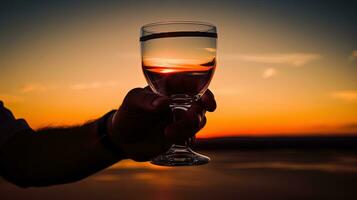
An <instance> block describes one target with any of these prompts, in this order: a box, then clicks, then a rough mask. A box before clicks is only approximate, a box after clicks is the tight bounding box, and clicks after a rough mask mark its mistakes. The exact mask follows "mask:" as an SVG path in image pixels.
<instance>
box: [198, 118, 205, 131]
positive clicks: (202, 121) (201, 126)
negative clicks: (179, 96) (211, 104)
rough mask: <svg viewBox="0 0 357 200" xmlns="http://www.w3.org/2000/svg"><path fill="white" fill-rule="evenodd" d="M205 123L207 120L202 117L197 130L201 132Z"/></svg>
mask: <svg viewBox="0 0 357 200" xmlns="http://www.w3.org/2000/svg"><path fill="white" fill-rule="evenodd" d="M206 123H207V118H206V116H203V119H202V120H201V122H200V125H199V130H201V129H202V128H203V127H205V125H206Z"/></svg>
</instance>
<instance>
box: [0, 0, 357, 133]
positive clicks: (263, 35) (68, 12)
mask: <svg viewBox="0 0 357 200" xmlns="http://www.w3.org/2000/svg"><path fill="white" fill-rule="evenodd" d="M356 10H357V5H356V3H348V2H343V3H337V2H334V3H329V2H328V1H314V2H313V3H311V2H309V1H227V0H221V1H182V0H181V1H150V2H149V1H131V2H129V1H127V2H125V1H100V2H99V1H98V2H95V1H53V2H51V1H46V2H45V1H44V2H41V1H23V2H21V1H11V2H8V3H1V6H0V27H1V28H0V99H2V100H3V101H4V102H5V105H6V106H7V107H9V108H10V109H11V110H12V111H13V112H14V114H15V115H16V116H17V117H23V118H25V119H27V121H28V122H29V124H30V125H31V126H32V127H34V128H39V127H43V126H48V125H69V124H78V123H83V122H85V121H86V120H89V119H94V118H97V117H100V116H101V115H103V114H104V113H106V112H107V111H108V110H110V109H113V108H117V107H118V106H119V105H120V103H121V101H122V99H123V97H124V96H125V94H126V93H127V92H128V91H129V90H130V89H131V88H134V87H138V86H139V87H144V86H145V85H146V82H145V79H144V76H143V73H142V70H141V61H140V49H139V48H140V46H139V29H140V27H141V26H142V25H143V24H147V23H151V22H156V21H168V20H190V21H192V20H194V21H206V22H210V23H213V24H215V25H216V26H217V28H218V50H217V53H218V59H217V60H218V62H217V70H216V74H215V76H214V78H213V81H212V83H211V86H210V89H211V90H212V91H213V92H214V93H215V95H216V98H217V101H218V109H217V111H216V112H215V113H212V114H211V113H209V114H208V124H207V126H206V127H205V128H204V129H203V130H202V131H201V132H200V133H199V136H200V137H215V136H228V135H260V136H262V135H273V134H283V135H296V134H312V133H315V134H316V133H317V134H319V133H321V134H326V133H341V134H342V133H357V37H356V36H357V12H356Z"/></svg>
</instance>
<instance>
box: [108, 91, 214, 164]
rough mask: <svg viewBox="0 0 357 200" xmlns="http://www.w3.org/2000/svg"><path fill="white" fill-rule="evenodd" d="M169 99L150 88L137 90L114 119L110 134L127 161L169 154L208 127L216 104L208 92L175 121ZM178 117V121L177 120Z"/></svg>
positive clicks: (110, 126) (182, 112)
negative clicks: (172, 147)
mask: <svg viewBox="0 0 357 200" xmlns="http://www.w3.org/2000/svg"><path fill="white" fill-rule="evenodd" d="M169 103H170V102H169V99H168V98H167V97H163V96H159V95H157V94H155V93H153V92H152V91H151V89H150V88H149V87H146V88H144V89H143V88H135V89H133V90H131V91H130V92H129V93H128V94H127V95H126V97H125V99H124V101H123V103H122V105H121V106H120V108H119V110H118V111H117V112H116V113H115V114H114V115H113V116H112V120H111V121H112V124H111V125H109V132H110V135H111V138H112V139H113V141H114V142H115V143H116V144H117V145H118V146H119V147H120V148H121V150H122V151H123V153H124V154H125V156H126V157H127V158H131V159H133V160H135V161H147V160H150V159H152V158H153V157H155V156H157V155H159V154H161V153H163V152H165V151H167V150H168V149H169V148H170V146H171V145H172V144H173V143H174V142H177V141H184V140H187V139H188V138H190V137H193V136H194V135H195V134H196V133H197V132H198V131H199V130H200V129H202V128H203V127H204V125H205V124H206V117H205V112H206V110H207V111H210V112H213V111H214V110H215V109H216V102H215V100H214V96H213V94H212V92H210V91H209V90H207V92H206V93H205V94H204V95H203V96H202V98H201V99H200V100H199V101H197V102H194V103H193V104H192V106H191V107H190V108H189V109H188V111H186V112H185V111H181V112H180V113H179V117H177V116H176V115H175V116H176V121H175V122H173V114H172V111H171V109H170V107H169ZM177 118H178V119H177Z"/></svg>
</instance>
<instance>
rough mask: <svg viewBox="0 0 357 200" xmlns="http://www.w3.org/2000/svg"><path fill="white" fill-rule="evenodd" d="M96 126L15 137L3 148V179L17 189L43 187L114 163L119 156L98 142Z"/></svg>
mask: <svg viewBox="0 0 357 200" xmlns="http://www.w3.org/2000/svg"><path fill="white" fill-rule="evenodd" d="M97 126H98V125H97V122H91V123H88V124H85V125H83V126H78V127H70V128H48V129H42V130H39V131H36V132H34V133H21V134H18V135H16V136H15V137H14V138H12V140H10V141H9V143H8V144H6V145H5V146H4V148H3V155H2V162H3V163H2V165H3V166H2V167H3V168H4V169H3V170H2V171H3V172H4V173H5V174H3V176H4V177H5V178H7V179H10V181H13V182H18V183H17V184H18V185H21V186H46V185H53V184H61V183H69V182H74V181H77V180H80V179H82V178H84V177H87V176H89V175H91V174H93V173H95V172H98V171H100V170H102V169H104V168H106V167H108V166H110V165H112V164H114V163H115V162H117V161H119V160H120V159H121V157H120V155H119V156H118V154H116V153H114V152H112V151H111V150H108V149H107V148H106V147H104V145H103V144H102V143H101V142H100V138H99V136H98V134H97ZM11 179H12V180H11Z"/></svg>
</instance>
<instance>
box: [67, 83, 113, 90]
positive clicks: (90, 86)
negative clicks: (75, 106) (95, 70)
mask: <svg viewBox="0 0 357 200" xmlns="http://www.w3.org/2000/svg"><path fill="white" fill-rule="evenodd" d="M118 84H119V83H118V82H117V81H104V82H102V81H96V82H91V83H77V84H73V85H71V86H70V89H72V90H86V89H98V88H103V87H114V86H117V85H118Z"/></svg>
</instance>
